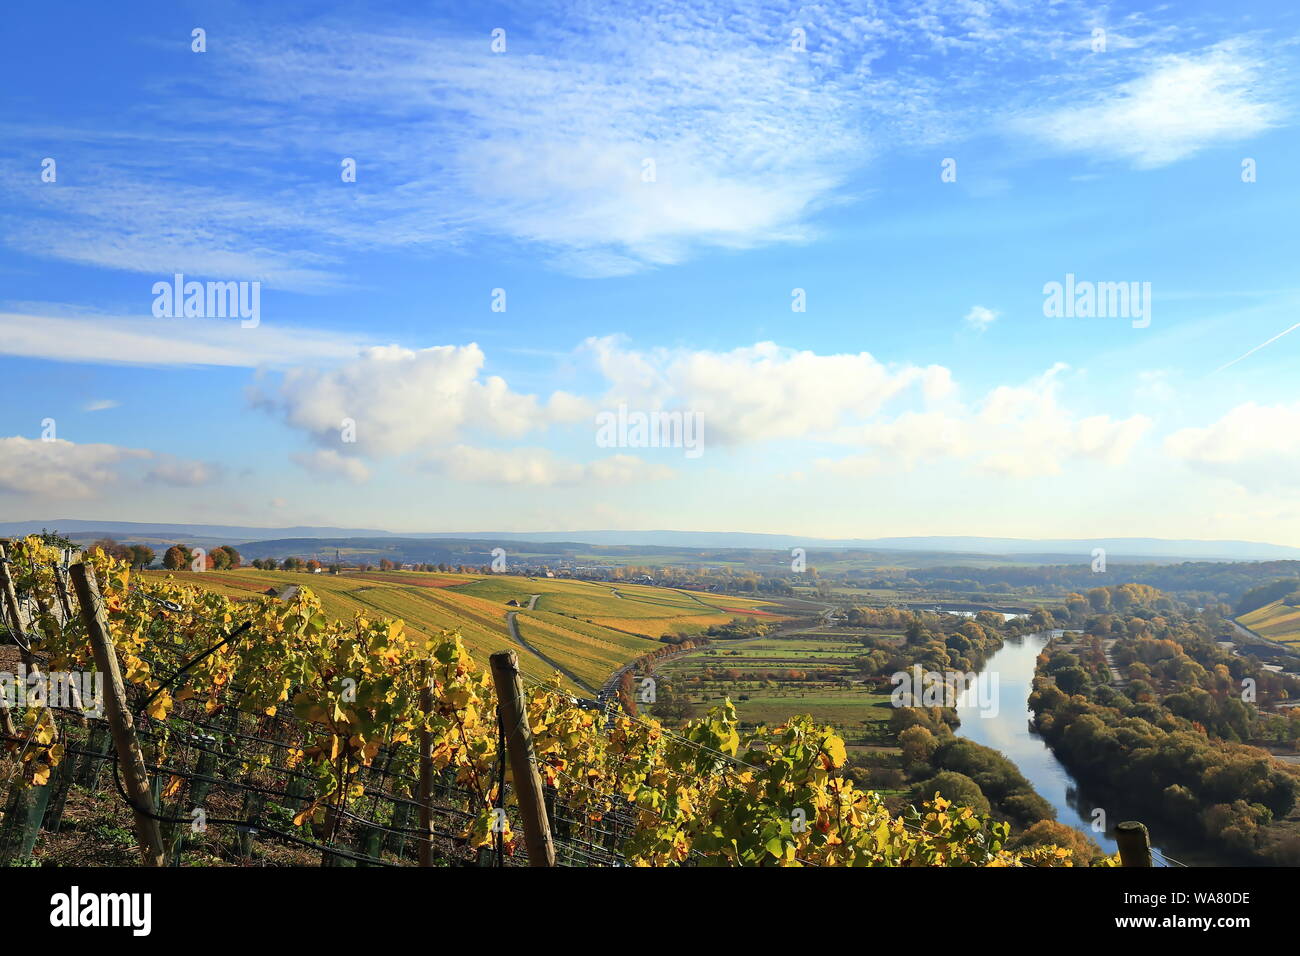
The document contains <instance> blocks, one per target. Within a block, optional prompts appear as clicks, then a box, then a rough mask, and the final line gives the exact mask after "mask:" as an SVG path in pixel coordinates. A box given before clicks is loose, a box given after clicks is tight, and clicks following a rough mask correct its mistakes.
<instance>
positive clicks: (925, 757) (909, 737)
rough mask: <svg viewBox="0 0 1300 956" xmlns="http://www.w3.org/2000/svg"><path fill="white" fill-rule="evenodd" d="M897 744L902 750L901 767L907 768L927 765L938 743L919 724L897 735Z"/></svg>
mask: <svg viewBox="0 0 1300 956" xmlns="http://www.w3.org/2000/svg"><path fill="white" fill-rule="evenodd" d="M898 743H899V745H900V746H901V747H902V748H903V766H905V767H909V768H911V767H917V766H921V765H924V764H926V763H928V762H929V760H930V756H931V755H932V754H933V753H934V752H935V750H937V749H938V748H939V741H937V740H936V739H935V737H934V734H932V733H930V731H928V730H926V729H925V728H924V727H922V726H921V725H920V724H914V725H912V726H911V727H908V728H907V729H906V730H904V731H903V732H902V733H901V734H899V735H898Z"/></svg>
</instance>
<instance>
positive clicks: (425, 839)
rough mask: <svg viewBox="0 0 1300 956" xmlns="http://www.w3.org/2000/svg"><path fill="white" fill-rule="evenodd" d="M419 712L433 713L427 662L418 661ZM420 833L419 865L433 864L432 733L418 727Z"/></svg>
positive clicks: (427, 714) (426, 716) (431, 681)
mask: <svg viewBox="0 0 1300 956" xmlns="http://www.w3.org/2000/svg"><path fill="white" fill-rule="evenodd" d="M420 713H422V714H424V716H425V719H426V720H427V719H428V717H429V715H430V714H432V713H433V679H432V677H431V675H430V674H429V662H428V661H422V662H421V663H420ZM418 799H419V803H420V834H419V836H418V837H417V838H416V841H417V843H418V844H419V846H418V849H419V851H420V866H433V735H432V734H430V733H429V731H428V730H426V729H425V728H424V727H421V728H420V793H419V796H418Z"/></svg>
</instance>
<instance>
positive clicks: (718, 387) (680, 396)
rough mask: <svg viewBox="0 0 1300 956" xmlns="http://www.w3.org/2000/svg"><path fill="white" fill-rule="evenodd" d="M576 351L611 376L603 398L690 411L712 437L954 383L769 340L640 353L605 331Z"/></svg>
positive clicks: (802, 422) (764, 430)
mask: <svg viewBox="0 0 1300 956" xmlns="http://www.w3.org/2000/svg"><path fill="white" fill-rule="evenodd" d="M583 351H584V352H585V353H586V354H588V355H589V356H590V357H592V358H593V359H594V361H595V363H596V366H597V368H598V369H599V370H600V372H601V374H602V375H603V376H604V377H605V379H606V381H607V382H608V383H609V391H608V393H607V394H606V396H605V399H604V400H603V401H604V403H605V404H606V405H608V406H610V407H614V406H616V405H619V404H626V405H628V407H629V408H632V409H638V410H646V411H651V410H659V409H666V410H684V411H693V412H695V413H697V414H699V415H700V416H701V417H702V419H703V421H704V424H705V427H706V428H707V430H708V433H709V436H710V441H716V442H718V443H719V444H739V443H743V442H755V441H770V440H773V439H782V438H806V437H809V436H811V435H813V434H816V433H819V432H825V431H828V430H830V429H833V428H835V427H837V426H839V425H841V424H842V423H844V422H845V421H856V420H861V419H863V418H866V417H869V416H871V415H874V414H875V413H876V412H878V411H879V410H880V408H881V407H882V406H883V405H885V403H887V402H888V401H890V400H891V399H893V398H894V397H896V396H898V395H900V394H901V393H903V392H904V391H906V390H907V389H908V388H910V387H912V386H913V385H919V386H920V387H921V388H922V390H923V392H924V394H925V396H926V397H927V398H928V399H931V400H938V399H941V398H943V397H946V396H947V395H949V394H951V392H952V391H953V388H954V386H953V384H952V377H951V374H950V373H949V372H948V370H947V369H944V368H942V367H940V366H931V367H929V368H920V367H917V366H912V365H905V366H901V367H899V368H897V369H894V368H890V367H888V366H886V365H884V364H883V363H881V362H879V361H878V360H877V359H875V358H874V357H873V356H872V355H871V354H869V353H867V352H859V353H856V354H840V355H818V354H817V353H815V352H810V351H799V350H795V349H789V348H783V347H781V346H779V345H776V344H775V343H773V342H759V343H758V344H756V345H752V346H745V347H742V348H736V349H732V350H731V351H728V352H714V351H690V350H685V349H655V350H651V351H644V352H643V351H637V350H634V349H628V348H625V347H623V346H622V345H621V344H620V342H619V340H618V339H617V338H613V337H610V338H591V339H588V340H587V341H586V342H585V343H584V345H583Z"/></svg>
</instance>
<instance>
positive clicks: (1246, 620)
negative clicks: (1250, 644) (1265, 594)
mask: <svg viewBox="0 0 1300 956" xmlns="http://www.w3.org/2000/svg"><path fill="white" fill-rule="evenodd" d="M1237 622H1238V623H1239V624H1240V625H1241V626H1242V627H1245V628H1249V629H1250V630H1252V631H1254V632H1255V633H1256V634H1258V635H1259V636H1260V637H1266V638H1268V639H1269V640H1270V641H1277V642H1278V643H1279V644H1300V607H1291V606H1290V605H1287V604H1283V603H1282V602H1281V601H1274V602H1273V603H1272V604H1265V605H1264V606H1263V607H1261V608H1257V609H1256V610H1254V611H1251V612H1250V613H1249V614H1243V615H1242V616H1241V617H1239V618H1237Z"/></svg>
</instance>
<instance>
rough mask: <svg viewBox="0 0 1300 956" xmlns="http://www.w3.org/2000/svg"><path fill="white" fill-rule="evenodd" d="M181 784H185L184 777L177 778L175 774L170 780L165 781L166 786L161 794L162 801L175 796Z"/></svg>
mask: <svg viewBox="0 0 1300 956" xmlns="http://www.w3.org/2000/svg"><path fill="white" fill-rule="evenodd" d="M183 783H185V778H184V777H178V776H176V775H175V774H173V775H172V778H171V779H170V780H168V781H167V786H165V787H163V792H162V795H163V799H164V800H166V799H168V798H169V797H174V796H176V794H178V793H179V792H180V789H181V785H182V784H183Z"/></svg>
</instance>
